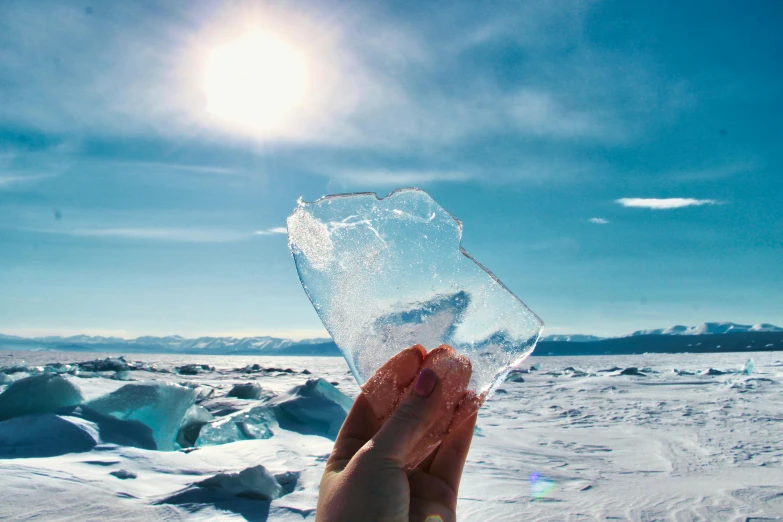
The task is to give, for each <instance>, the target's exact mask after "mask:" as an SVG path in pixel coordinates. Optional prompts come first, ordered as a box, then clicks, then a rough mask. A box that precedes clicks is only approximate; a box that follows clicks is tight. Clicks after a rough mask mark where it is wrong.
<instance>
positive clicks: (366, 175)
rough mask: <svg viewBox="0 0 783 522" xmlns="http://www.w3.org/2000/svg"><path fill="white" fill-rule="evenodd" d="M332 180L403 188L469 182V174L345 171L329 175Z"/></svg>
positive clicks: (430, 171)
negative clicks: (438, 183)
mask: <svg viewBox="0 0 783 522" xmlns="http://www.w3.org/2000/svg"><path fill="white" fill-rule="evenodd" d="M329 177H331V178H332V179H335V180H339V181H344V182H350V183H355V184H362V185H371V186H372V185H381V186H397V187H399V186H403V185H420V184H427V183H433V182H437V181H440V182H443V181H467V180H468V179H470V178H472V176H471V175H470V174H469V173H467V172H459V171H438V170H421V171H420V170H373V169H368V170H343V171H338V172H334V173H332V174H330V175H329Z"/></svg>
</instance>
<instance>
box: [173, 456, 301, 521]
mask: <svg viewBox="0 0 783 522" xmlns="http://www.w3.org/2000/svg"><path fill="white" fill-rule="evenodd" d="M286 493H288V491H287V490H286V488H285V487H284V486H283V485H281V484H280V483H279V482H278V481H277V477H276V476H275V475H272V474H271V473H270V472H269V471H268V470H267V469H266V468H265V467H264V466H262V465H260V464H259V465H257V466H253V467H251V468H247V469H243V470H242V471H240V472H239V473H218V474H217V475H214V476H212V477H209V478H207V479H204V480H202V481H200V482H196V483H195V484H192V485H190V486H189V487H187V488H185V489H183V490H181V491H178V492H177V493H175V494H173V495H171V496H170V497H168V498H166V499H165V500H163V502H165V503H166V504H216V505H218V506H220V505H226V503H227V502H230V501H231V500H232V499H236V498H237V497H238V498H244V499H252V500H264V501H269V500H274V499H276V498H280V497H281V496H283V495H285V494H286ZM263 519H266V517H263Z"/></svg>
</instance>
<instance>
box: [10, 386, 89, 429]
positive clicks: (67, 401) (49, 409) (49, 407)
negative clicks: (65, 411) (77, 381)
mask: <svg viewBox="0 0 783 522" xmlns="http://www.w3.org/2000/svg"><path fill="white" fill-rule="evenodd" d="M83 400H84V398H83V397H82V394H81V392H80V391H79V388H78V387H76V386H75V385H74V384H72V383H71V382H70V381H68V380H67V379H66V378H64V377H61V376H59V375H52V374H43V375H34V376H32V377H25V378H24V379H20V380H18V381H15V382H13V383H12V384H11V385H10V386H8V388H6V389H5V391H3V393H0V421H2V420H6V419H10V418H13V417H18V416H20V415H26V414H31V413H53V412H55V411H57V410H59V409H60V408H65V407H68V406H76V405H77V404H80V403H81V402H82V401H83Z"/></svg>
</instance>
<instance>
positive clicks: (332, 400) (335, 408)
mask: <svg viewBox="0 0 783 522" xmlns="http://www.w3.org/2000/svg"><path fill="white" fill-rule="evenodd" d="M352 405H353V400H351V398H350V397H348V396H347V395H345V394H343V393H342V392H341V391H340V390H338V389H337V388H335V387H334V386H332V385H331V384H329V383H328V382H327V381H325V380H323V379H309V380H308V381H307V382H306V383H305V384H303V385H301V386H295V387H293V388H292V389H291V390H289V391H288V392H286V393H284V394H281V395H278V396H277V397H275V398H274V399H272V400H270V401H269V403H268V408H269V410H270V411H271V412H272V413H273V414H274V416H275V418H276V419H277V423H278V424H279V426H280V427H281V428H283V429H284V430H289V431H295V432H298V433H303V434H306V435H320V436H322V437H327V438H330V439H332V440H334V439H335V438H336V437H337V432H339V431H340V427H341V426H342V425H343V421H344V420H345V417H346V416H347V415H348V410H350V409H351V406H352Z"/></svg>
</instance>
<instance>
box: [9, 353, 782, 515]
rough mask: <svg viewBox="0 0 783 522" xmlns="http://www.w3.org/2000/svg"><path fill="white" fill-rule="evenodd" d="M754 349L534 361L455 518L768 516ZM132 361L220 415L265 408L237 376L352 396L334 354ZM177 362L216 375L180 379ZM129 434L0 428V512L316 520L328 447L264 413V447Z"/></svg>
mask: <svg viewBox="0 0 783 522" xmlns="http://www.w3.org/2000/svg"><path fill="white" fill-rule="evenodd" d="M751 355H752V359H753V363H754V364H753V369H752V370H751V372H752V373H751V374H750V375H745V374H743V370H746V369H748V368H749V366H750V365H746V362H747V359H748V355H747V354H721V355H714V354H713V355H703V354H702V355H694V354H687V355H646V356H605V357H572V358H561V357H545V358H540V357H538V358H536V357H534V358H533V360H531V361H529V363H530V364H527V365H526V366H525V367H524V368H523V369H522V371H518V372H515V373H513V374H512V375H511V376H510V378H509V380H508V382H505V383H504V384H502V385H501V386H500V388H499V389H498V390H497V392H496V394H495V395H494V396H493V397H492V398H490V399H489V400H488V401H487V403H486V405H485V406H484V407H483V408H482V409H481V410H480V412H479V422H478V427H477V430H476V433H477V435H476V436H475V437H474V443H473V446H472V448H471V452H470V456H469V458H468V462H467V465H466V467H465V473H464V476H463V481H462V487H461V489H460V500H459V505H458V517H459V520H466V521H474V520H475V521H480V522H488V521H505V520H508V521H516V520H549V521H555V520H611V519H614V520H639V521H649V520H708V521H724V520H725V521H734V520H737V521H745V520H746V519H749V520H765V519H767V520H780V519H781V518H783V441H782V440H781V437H780V432H781V431H780V427H781V423H783V401H781V399H782V398H783V357H781V354H779V353H754V354H751ZM94 356H95V355H93V354H85V353H59V352H58V353H40V352H39V353H30V352H24V353H9V352H0V361H2V362H0V365H2V366H4V367H12V366H14V365H21V362H22V359H23V358H24V359H25V360H26V365H25V366H24V367H25V368H27V369H29V370H32V371H34V372H35V371H42V370H43V366H44V365H45V364H47V363H52V362H55V361H56V360H57V359H58V358H59V360H60V362H62V363H73V362H77V361H85V360H87V359H89V358H92V357H94ZM144 357H146V358H147V360H146V362H145V363H144V364H140V363H137V362H135V361H136V360H138V357H135V356H134V357H131V356H128V357H127V358H126V359H127V363H128V365H129V366H131V367H133V368H147V369H144V370H130V371H129V378H131V379H136V380H137V383H142V382H146V381H149V380H154V381H159V382H164V383H186V384H188V386H189V387H191V388H192V389H193V390H194V392H195V393H196V396H197V399H196V400H197V401H199V405H201V406H202V407H204V408H205V409H208V410H209V411H210V412H211V413H210V414H211V415H214V417H215V418H224V417H225V416H227V415H231V413H232V412H238V411H242V410H245V409H246V408H248V407H251V408H258V407H260V408H266V407H267V406H269V403H270V402H271V401H270V400H268V399H266V397H263V398H261V399H259V400H248V399H238V398H232V397H226V395H227V394H228V393H229V391H230V390H231V389H232V388H233V387H234V385H236V384H240V383H247V382H258V383H259V384H261V386H262V388H263V390H264V392H265V394H270V395H271V394H274V395H275V397H276V398H277V401H283V402H284V401H289V400H292V399H294V398H295V397H297V396H299V395H301V393H299V392H297V390H298V389H301V388H297V387H298V386H299V387H301V386H304V387H305V388H306V387H307V386H306V383H307V382H308V380H310V379H312V378H313V377H314V376H315V375H317V376H320V377H322V378H324V379H325V380H326V381H330V382H334V383H337V386H336V388H337V389H338V390H341V391H342V392H343V393H346V394H347V395H349V396H351V397H353V396H355V395H356V393H358V388H357V387H356V383H355V381H354V379H353V377H352V376H351V375H350V373H349V372H347V368H346V366H345V363H344V362H343V360H342V359H339V358H334V357H322V358H308V357H292V358H280V357H269V358H261V357H252V358H251V357H202V358H198V359H193V358H186V357H183V356H156V357H154V358H149V356H144ZM102 358H103V355H101V365H99V367H109V366H111V364H106V365H104V364H103V362H104V361H103V359H102ZM187 364H198V365H201V364H204V365H205V366H206V367H207V368H215V370H214V371H213V370H208V371H202V372H200V373H197V374H196V375H184V376H183V375H178V374H177V373H176V372H175V371H174V369H175V368H176V367H178V366H184V365H187ZM254 364H255V365H256V366H253V365H254ZM539 365H540V367H539V369H538V370H535V371H528V368H530V367H533V366H539ZM58 367H61V368H67V365H62V366H58ZM85 367H88V365H85ZM39 368H40V369H41V370H39ZM151 369H154V371H152V370H151ZM631 369H634V370H633V371H631ZM304 370H308V372H307V373H304ZM675 370H676V371H675ZM710 370H712V371H710ZM21 375H25V373H24V372H17V373H13V374H12V375H11V377H19V376H21ZM113 375H115V372H114V371H105V372H97V373H92V372H84V373H83V374H82V376H83V377H81V378H80V377H75V376H71V375H66V376H65V377H64V378H65V379H67V380H68V381H69V382H71V383H73V384H75V386H78V387H79V388H80V390H81V393H82V394H83V395H84V397H85V399H86V400H87V401H91V400H94V399H97V398H98V397H101V396H106V395H107V394H109V393H111V392H113V391H115V390H118V389H120V388H121V387H122V386H124V385H126V384H127V383H126V382H122V381H117V380H113V379H111V378H109V377H111V376H113ZM315 382H318V381H315ZM6 386H7V385H6ZM310 386H313V385H310ZM333 393H334V392H333V391H332V390H331V389H330V391H329V393H328V394H321V395H320V396H321V397H324V398H326V400H329V399H328V397H327V396H331V395H333ZM316 395H318V394H316ZM272 400H275V399H272ZM107 419H108V420H107ZM112 422H114V423H115V424H111V423H112ZM123 423H131V424H123ZM132 423H135V424H132ZM130 426H135V427H136V428H143V427H144V425H143V424H141V423H137V422H136V421H125V420H120V419H114V418H112V417H98V416H92V417H90V416H89V414H88V413H87V412H83V413H82V414H81V415H79V412H78V411H74V410H72V409H70V410H69V409H67V408H66V409H65V410H62V411H61V412H60V413H58V414H52V413H45V414H38V415H25V416H21V417H14V418H12V419H10V420H7V421H4V422H0V448H2V451H0V519H4V520H26V519H32V518H36V519H39V520H55V521H56V520H62V519H69V520H107V521H111V520H128V519H137V520H166V521H171V520H243V519H247V520H266V519H269V520H291V521H293V520H296V521H301V520H305V519H306V520H313V519H314V508H315V505H316V499H317V492H318V482H319V480H320V475H321V473H322V471H323V466H324V464H325V460H326V456H327V454H328V453H329V451H330V450H331V446H332V441H331V440H330V439H329V438H328V437H326V436H321V435H317V434H303V433H300V432H297V431H290V430H288V429H285V428H283V427H282V426H281V425H280V424H278V423H277V422H276V420H275V419H274V418H273V419H272V422H271V424H270V426H271V428H272V430H273V431H274V435H273V436H271V437H270V438H268V439H260V440H241V441H238V442H233V443H229V444H223V445H218V446H206V447H198V448H197V449H195V450H192V449H190V448H189V449H188V450H187V451H188V452H185V451H155V450H151V449H144V447H138V446H139V445H140V444H139V443H134V442H133V441H134V440H135V439H134V437H135V438H136V439H138V438H139V437H142V436H143V433H144V432H143V430H142V431H140V432H139V431H137V432H133V431H132V430H131V429H130ZM123 435H124V436H125V437H126V438H125V439H124V440H123V439H122V438H121V436H123ZM147 435H149V433H147ZM134 444H135V446H134ZM10 448H14V449H15V451H14V452H10V451H9V449H10ZM12 453H13V454H12ZM258 466H263V468H258ZM248 470H249V471H248ZM243 472H244V474H243ZM270 476H271V477H274V482H276V483H277V485H278V486H279V488H278V487H277V486H275V483H274V482H273V481H272V480H271V479H270ZM531 476H532V477H533V478H534V479H535V480H534V481H532V482H531ZM276 495H279V497H278V498H276V499H274V500H271V501H270V500H264V498H266V497H274V496H276Z"/></svg>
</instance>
